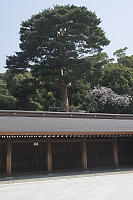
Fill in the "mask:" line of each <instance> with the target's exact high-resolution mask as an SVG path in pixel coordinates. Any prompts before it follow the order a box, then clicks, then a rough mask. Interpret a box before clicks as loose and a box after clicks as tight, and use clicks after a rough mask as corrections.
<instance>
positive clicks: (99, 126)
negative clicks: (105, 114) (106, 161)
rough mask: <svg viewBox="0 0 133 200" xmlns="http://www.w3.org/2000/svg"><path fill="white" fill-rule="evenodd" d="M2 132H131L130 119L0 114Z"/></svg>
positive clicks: (131, 121) (0, 130) (132, 130)
mask: <svg viewBox="0 0 133 200" xmlns="http://www.w3.org/2000/svg"><path fill="white" fill-rule="evenodd" d="M2 132H9V133H10V132H46V133H48V132H66V133H68V132H123V133H124V132H133V120H130V119H97V118H96V119H94V118H77V117H76V118H69V117H67V118H63V117H16V116H14V117H13V116H0V134H2Z"/></svg>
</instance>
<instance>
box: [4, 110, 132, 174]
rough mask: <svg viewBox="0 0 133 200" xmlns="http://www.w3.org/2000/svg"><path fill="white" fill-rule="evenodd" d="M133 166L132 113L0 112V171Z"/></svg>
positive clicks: (6, 172)
mask: <svg viewBox="0 0 133 200" xmlns="http://www.w3.org/2000/svg"><path fill="white" fill-rule="evenodd" d="M123 167H126V168H127V167H133V115H111V114H81V113H79V114H78V113H57V112H56V113H52V112H28V111H27V112H24V111H0V174H1V175H2V174H6V175H7V176H11V175H13V174H15V173H19V172H22V173H25V172H35V171H36V172H37V171H38V172H40V171H42V172H46V173H51V172H52V171H57V170H93V169H97V168H102V169H113V168H115V169H116V168H123Z"/></svg>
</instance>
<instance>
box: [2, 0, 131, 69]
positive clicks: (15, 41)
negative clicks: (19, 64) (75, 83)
mask: <svg viewBox="0 0 133 200" xmlns="http://www.w3.org/2000/svg"><path fill="white" fill-rule="evenodd" d="M56 4H57V5H66V4H74V5H77V6H86V7H87V8H88V10H91V11H94V12H96V15H97V17H98V18H101V20H102V23H101V27H102V29H103V30H104V31H105V33H106V36H107V37H108V39H109V40H111V43H110V45H109V46H108V47H106V48H105V51H106V52H107V53H108V55H109V56H110V57H112V53H113V52H114V51H115V50H117V49H119V48H124V47H125V46H127V47H128V50H127V55H132V54H133V44H132V43H133V25H132V19H133V11H132V9H133V0H110V1H109V0H3V1H2V0H1V4H0V19H1V20H0V36H1V37H0V72H4V71H5V69H4V67H3V66H5V62H6V56H8V55H12V54H14V53H15V52H16V51H19V29H20V24H21V22H22V21H23V20H26V19H29V18H30V17H31V16H32V15H33V14H37V13H38V12H40V11H42V10H43V9H46V8H49V7H50V8H52V7H53V5H56Z"/></svg>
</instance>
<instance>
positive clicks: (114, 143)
mask: <svg viewBox="0 0 133 200" xmlns="http://www.w3.org/2000/svg"><path fill="white" fill-rule="evenodd" d="M113 157H114V167H115V169H117V168H118V148H117V140H116V138H113Z"/></svg>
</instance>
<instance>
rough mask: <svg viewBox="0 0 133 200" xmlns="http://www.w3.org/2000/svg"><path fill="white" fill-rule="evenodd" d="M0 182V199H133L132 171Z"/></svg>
mask: <svg viewBox="0 0 133 200" xmlns="http://www.w3.org/2000/svg"><path fill="white" fill-rule="evenodd" d="M45 177H46V176H45ZM5 180H6V179H5ZM1 183H3V184H0V200H29V199H30V200H82V199H83V200H88V199H89V200H133V189H132V185H133V171H127V172H116V173H113V172H110V173H98V174H89V173H81V174H79V175H69V176H51V177H50V176H47V177H46V178H44V177H41V176H40V177H38V178H35V177H34V178H33V179H28V178H27V179H26V178H24V179H19V178H18V179H11V180H8V181H3V182H2V181H1Z"/></svg>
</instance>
